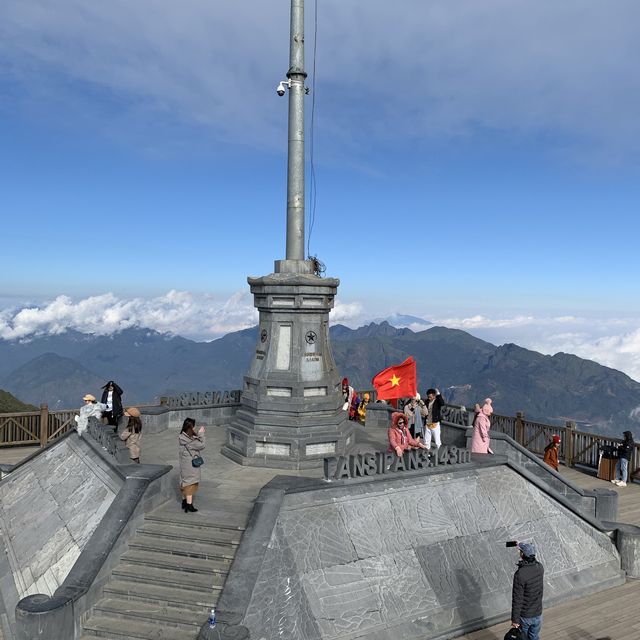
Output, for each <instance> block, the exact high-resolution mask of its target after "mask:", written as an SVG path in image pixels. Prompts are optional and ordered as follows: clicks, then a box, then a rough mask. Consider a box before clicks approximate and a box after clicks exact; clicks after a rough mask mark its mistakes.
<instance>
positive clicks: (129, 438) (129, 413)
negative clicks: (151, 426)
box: [120, 407, 142, 464]
mask: <svg viewBox="0 0 640 640" xmlns="http://www.w3.org/2000/svg"><path fill="white" fill-rule="evenodd" d="M124 415H125V416H126V417H128V418H129V421H128V422H127V426H126V427H125V430H124V431H123V432H122V433H121V434H120V440H124V443H125V445H126V446H127V449H129V457H130V458H131V461H132V462H137V463H138V464H140V444H141V442H142V420H141V419H140V409H138V408H137V407H129V408H128V409H127V410H126V411H125V412H124Z"/></svg>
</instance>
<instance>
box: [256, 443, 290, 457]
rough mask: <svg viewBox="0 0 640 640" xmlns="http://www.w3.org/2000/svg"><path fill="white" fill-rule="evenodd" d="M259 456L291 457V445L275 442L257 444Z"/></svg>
mask: <svg viewBox="0 0 640 640" xmlns="http://www.w3.org/2000/svg"><path fill="white" fill-rule="evenodd" d="M256 455H257V456H290V455H291V445H290V444H277V443H275V442H260V441H257V442H256Z"/></svg>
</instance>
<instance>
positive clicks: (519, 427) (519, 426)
mask: <svg viewBox="0 0 640 640" xmlns="http://www.w3.org/2000/svg"><path fill="white" fill-rule="evenodd" d="M515 436H516V442H517V443H518V444H519V445H522V446H523V447H524V413H523V412H522V411H518V412H517V413H516V433H515Z"/></svg>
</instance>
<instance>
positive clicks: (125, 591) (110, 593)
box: [103, 576, 224, 610]
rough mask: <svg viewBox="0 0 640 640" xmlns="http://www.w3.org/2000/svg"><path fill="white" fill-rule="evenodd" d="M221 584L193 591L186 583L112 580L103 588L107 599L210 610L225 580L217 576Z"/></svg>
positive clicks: (215, 602) (214, 604) (216, 600)
mask: <svg viewBox="0 0 640 640" xmlns="http://www.w3.org/2000/svg"><path fill="white" fill-rule="evenodd" d="M216 577H217V578H218V581H219V583H220V584H217V585H214V586H211V587H209V588H208V589H206V590H200V589H193V588H191V587H189V588H185V587H187V585H185V584H184V583H182V584H180V585H177V584H173V585H167V584H162V583H156V582H153V581H149V582H134V581H131V580H126V579H122V580H112V581H111V582H109V583H108V584H106V585H105V586H104V588H103V591H104V595H105V597H106V598H119V599H121V600H133V601H141V602H148V603H156V604H163V605H165V606H169V607H188V606H190V605H194V606H198V607H200V608H202V607H204V608H205V609H207V610H209V609H210V608H211V607H215V606H216V604H217V602H218V596H219V595H220V591H221V589H222V584H223V583H224V580H220V579H219V578H220V577H219V576H216Z"/></svg>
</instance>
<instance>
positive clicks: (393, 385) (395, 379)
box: [389, 373, 400, 387]
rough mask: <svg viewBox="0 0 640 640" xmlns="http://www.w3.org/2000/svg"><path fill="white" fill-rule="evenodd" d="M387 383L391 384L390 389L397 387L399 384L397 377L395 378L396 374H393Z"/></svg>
mask: <svg viewBox="0 0 640 640" xmlns="http://www.w3.org/2000/svg"><path fill="white" fill-rule="evenodd" d="M389 382H391V386H392V387H397V386H399V384H400V378H398V376H396V374H395V373H394V374H393V377H392V378H389Z"/></svg>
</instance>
